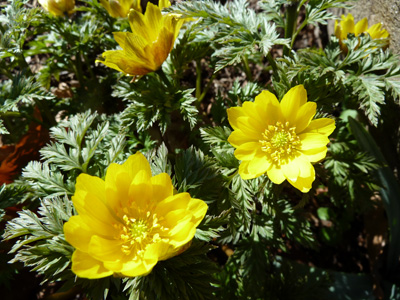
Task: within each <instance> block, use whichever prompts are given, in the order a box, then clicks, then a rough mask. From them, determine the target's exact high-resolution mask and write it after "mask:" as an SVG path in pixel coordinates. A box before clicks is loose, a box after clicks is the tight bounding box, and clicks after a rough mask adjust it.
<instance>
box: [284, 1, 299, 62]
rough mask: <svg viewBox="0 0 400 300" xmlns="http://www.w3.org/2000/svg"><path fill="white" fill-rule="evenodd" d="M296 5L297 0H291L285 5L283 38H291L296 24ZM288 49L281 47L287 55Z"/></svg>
mask: <svg viewBox="0 0 400 300" xmlns="http://www.w3.org/2000/svg"><path fill="white" fill-rule="evenodd" d="M298 5H299V3H298V2H297V1H291V2H290V3H288V4H287V5H286V13H285V15H286V25H285V38H287V39H290V40H293V33H294V32H295V30H296V26H297V16H298V11H297V7H298ZM290 50H291V49H290V48H288V47H285V48H284V49H283V55H289V53H290Z"/></svg>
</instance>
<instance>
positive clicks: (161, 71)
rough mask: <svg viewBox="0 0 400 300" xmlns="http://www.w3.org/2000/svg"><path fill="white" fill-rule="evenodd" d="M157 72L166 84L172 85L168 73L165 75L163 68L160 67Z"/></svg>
mask: <svg viewBox="0 0 400 300" xmlns="http://www.w3.org/2000/svg"><path fill="white" fill-rule="evenodd" d="M155 73H156V74H157V75H158V78H160V79H161V80H162V81H163V82H164V83H165V85H166V86H168V87H170V86H171V82H170V81H169V79H168V77H167V75H165V73H164V71H163V70H162V68H159V69H158V70H157V71H155Z"/></svg>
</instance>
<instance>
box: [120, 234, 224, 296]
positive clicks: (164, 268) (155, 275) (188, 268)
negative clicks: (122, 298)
mask: <svg viewBox="0 0 400 300" xmlns="http://www.w3.org/2000/svg"><path fill="white" fill-rule="evenodd" d="M209 249H210V248H209V246H207V245H204V244H203V243H200V242H196V241H194V242H193V243H192V245H191V246H190V248H189V249H188V250H186V251H185V252H183V253H182V254H180V255H178V256H175V257H173V258H171V259H168V260H166V261H162V262H159V263H158V264H157V265H156V266H155V267H154V269H153V271H152V272H151V273H150V274H149V275H147V276H139V277H135V278H132V279H125V280H124V282H125V287H124V290H125V291H126V293H127V294H128V295H129V299H130V300H139V299H145V300H156V299H159V300H164V299H166V300H167V299H214V296H213V291H214V288H213V285H214V284H215V283H216V280H215V279H214V278H213V277H212V274H213V273H214V272H216V271H217V269H216V266H215V264H213V263H212V262H211V261H210V260H209V259H207V256H206V253H207V252H208V251H209Z"/></svg>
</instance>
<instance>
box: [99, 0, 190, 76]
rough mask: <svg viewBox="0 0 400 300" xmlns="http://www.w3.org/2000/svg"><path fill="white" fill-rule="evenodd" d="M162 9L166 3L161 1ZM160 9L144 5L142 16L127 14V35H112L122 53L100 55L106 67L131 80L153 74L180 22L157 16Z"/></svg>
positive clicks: (133, 11) (164, 56) (115, 33)
mask: <svg viewBox="0 0 400 300" xmlns="http://www.w3.org/2000/svg"><path fill="white" fill-rule="evenodd" d="M161 2H162V3H164V4H162V5H165V3H166V1H161ZM162 5H160V6H161V7H158V6H155V5H154V4H152V3H148V4H147V8H146V12H145V14H144V15H143V14H141V13H139V12H137V11H135V10H131V12H130V13H129V24H130V27H131V30H132V33H131V32H114V38H115V40H116V41H117V43H118V44H119V45H120V46H121V48H122V50H111V51H106V52H104V53H103V58H104V60H103V61H100V60H97V61H98V62H101V63H103V64H105V65H106V66H108V67H110V68H113V69H115V70H118V71H120V72H123V73H125V74H128V75H132V76H138V75H139V76H140V75H145V74H147V73H150V72H153V71H157V70H158V69H159V68H160V66H161V64H162V63H163V62H164V61H165V60H166V59H167V57H168V54H169V53H170V52H171V50H172V48H173V46H174V42H175V39H176V37H177V36H178V33H179V30H180V28H181V26H182V23H183V21H184V20H183V19H180V18H179V17H177V15H174V14H166V15H162V14H161V8H162Z"/></svg>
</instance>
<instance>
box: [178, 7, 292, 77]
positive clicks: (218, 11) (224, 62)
mask: <svg viewBox="0 0 400 300" xmlns="http://www.w3.org/2000/svg"><path fill="white" fill-rule="evenodd" d="M174 12H176V13H181V14H183V15H184V16H186V17H192V18H201V21H200V23H199V24H197V28H198V29H202V28H209V27H211V28H213V27H212V26H215V29H214V28H213V29H212V34H213V36H212V37H211V38H212V40H213V44H214V45H215V46H214V48H215V51H214V53H213V56H214V57H215V59H217V63H216V66H215V67H216V70H215V71H219V70H221V69H222V68H224V67H226V66H228V65H232V64H237V63H239V62H241V60H242V59H243V57H244V56H247V55H250V54H254V53H256V52H258V51H261V52H262V53H263V54H264V55H267V54H268V53H269V51H270V50H271V48H272V46H274V45H287V43H288V42H287V40H285V39H282V38H279V35H278V33H277V32H276V26H275V24H274V23H268V22H267V21H268V20H269V18H268V17H267V16H265V15H264V14H256V13H255V11H254V10H252V9H250V8H248V2H247V1H244V0H235V1H232V2H227V4H226V5H222V4H220V3H219V2H214V1H211V0H208V1H190V2H189V1H187V2H182V3H179V4H177V5H176V8H175V9H174Z"/></svg>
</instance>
